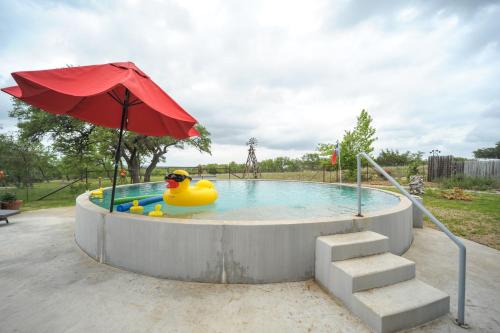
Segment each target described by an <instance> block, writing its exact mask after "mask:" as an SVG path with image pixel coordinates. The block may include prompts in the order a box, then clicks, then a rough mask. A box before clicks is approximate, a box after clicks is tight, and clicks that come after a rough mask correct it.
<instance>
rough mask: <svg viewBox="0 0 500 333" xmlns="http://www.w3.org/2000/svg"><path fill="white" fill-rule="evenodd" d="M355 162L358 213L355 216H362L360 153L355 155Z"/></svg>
mask: <svg viewBox="0 0 500 333" xmlns="http://www.w3.org/2000/svg"><path fill="white" fill-rule="evenodd" d="M356 162H357V167H358V170H357V172H358V187H357V188H358V215H357V216H360V217H361V216H363V215H361V155H360V154H358V155H357V156H356Z"/></svg>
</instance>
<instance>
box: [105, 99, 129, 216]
mask: <svg viewBox="0 0 500 333" xmlns="http://www.w3.org/2000/svg"><path fill="white" fill-rule="evenodd" d="M129 96H130V92H129V90H128V89H125V100H124V101H123V104H122V106H123V107H122V121H121V124H120V136H119V137H118V147H116V152H115V172H114V174H113V188H112V189H111V202H110V204H109V212H110V213H112V212H113V205H114V203H115V190H116V176H117V175H118V163H119V162H120V157H121V148H122V136H123V128H124V127H125V122H126V120H127V112H128V98H129Z"/></svg>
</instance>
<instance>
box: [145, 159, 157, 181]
mask: <svg viewBox="0 0 500 333" xmlns="http://www.w3.org/2000/svg"><path fill="white" fill-rule="evenodd" d="M160 156H161V155H159V154H154V155H153V158H152V159H151V162H150V163H149V165H148V167H147V168H146V171H145V172H144V182H150V181H151V174H152V173H153V170H154V169H155V168H156V165H157V164H158V162H160Z"/></svg>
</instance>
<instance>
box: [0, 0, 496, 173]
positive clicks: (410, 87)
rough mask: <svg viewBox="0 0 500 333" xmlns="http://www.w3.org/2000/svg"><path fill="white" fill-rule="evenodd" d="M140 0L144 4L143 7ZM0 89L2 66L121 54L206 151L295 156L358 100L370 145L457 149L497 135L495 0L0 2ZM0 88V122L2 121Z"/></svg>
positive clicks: (182, 161) (348, 121)
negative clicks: (205, 143)
mask: <svg viewBox="0 0 500 333" xmlns="http://www.w3.org/2000/svg"><path fill="white" fill-rule="evenodd" d="M144 3H147V4H144ZM0 19H1V22H2V24H1V25H0V37H1V43H0V85H1V86H8V85H11V84H13V80H12V78H11V76H10V73H11V72H13V71H18V70H30V69H46V68H53V67H61V66H65V65H67V64H71V65H89V64H95V63H107V62H116V61H128V60H130V61H133V62H135V63H136V64H137V65H138V66H139V67H140V68H142V69H143V70H144V71H145V72H147V73H148V74H149V75H150V76H151V77H152V78H153V79H154V80H155V81H156V82H157V83H158V84H159V85H160V86H161V87H162V88H163V89H165V90H166V91H167V92H168V93H169V94H170V95H171V96H172V97H173V98H174V99H176V100H177V101H178V102H179V103H180V104H181V105H182V106H183V107H184V108H185V109H186V110H187V111H188V112H189V113H191V114H192V115H194V116H195V117H196V118H197V119H198V120H199V122H200V123H202V124H204V125H205V126H206V127H207V128H208V130H209V131H210V132H211V133H212V138H213V143H214V144H213V154H212V156H208V155H201V154H199V153H197V152H195V151H192V150H186V151H177V150H176V151H171V152H170V153H169V154H168V161H167V164H169V165H196V164H198V163H210V162H221V163H222V162H228V161H231V160H234V161H237V162H244V160H245V158H246V151H245V146H244V144H245V142H246V140H247V139H248V138H249V137H252V136H255V137H257V138H258V139H259V142H260V145H259V148H258V151H257V156H258V157H259V158H260V159H263V158H269V157H273V156H278V155H286V156H291V157H298V156H300V155H302V154H303V153H304V152H308V151H311V150H314V148H315V146H316V144H317V143H318V142H334V141H335V140H336V139H340V138H341V137H342V134H343V132H344V130H346V129H350V128H352V127H353V126H354V124H355V121H356V116H357V115H358V114H359V112H360V111H361V109H363V108H365V109H367V110H368V112H369V113H370V114H371V115H372V117H373V118H374V125H375V127H376V129H377V136H378V138H379V139H378V141H377V142H376V148H377V150H379V149H381V148H392V149H399V150H412V151H416V150H422V151H425V152H428V151H429V150H431V149H433V148H438V149H440V150H441V151H442V152H443V153H444V154H454V155H460V156H467V157H469V156H471V152H472V150H474V149H476V148H478V147H485V146H492V145H493V144H494V143H495V142H496V141H500V33H499V32H500V3H499V2H498V1H478V0H476V1H473V0H470V1H466V0H434V1H389V0H379V1H370V0H366V1H346V0H343V1H322V0H318V1H290V0H284V1H281V0H280V1H277V0H268V1H227V0H226V1H210V0H200V1H190V0H179V1H147V2H145V1H143V2H141V1H130V0H129V1H124V0H120V1H97V0H96V1H84V0H81V1H77V0H75V1H67V2H63V1H34V0H33V1H7V0H0ZM9 108H10V99H9V97H8V96H7V95H5V94H1V96H0V124H1V125H2V127H3V131H12V130H14V129H15V120H12V119H9V118H8V116H7V112H8V110H9Z"/></svg>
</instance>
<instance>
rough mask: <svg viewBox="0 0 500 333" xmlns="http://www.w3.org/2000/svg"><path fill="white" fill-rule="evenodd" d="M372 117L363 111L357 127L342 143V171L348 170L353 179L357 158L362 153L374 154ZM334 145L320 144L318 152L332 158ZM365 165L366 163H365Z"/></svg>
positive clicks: (348, 174)
mask: <svg viewBox="0 0 500 333" xmlns="http://www.w3.org/2000/svg"><path fill="white" fill-rule="evenodd" d="M372 121H373V119H372V117H371V116H370V115H369V114H368V112H367V111H366V110H364V109H363V110H362V111H361V113H360V114H359V116H358V118H357V123H356V126H355V127H354V129H353V130H352V131H345V133H344V137H343V139H342V142H341V143H340V162H341V164H342V169H344V170H347V176H348V177H353V176H354V175H355V173H356V156H357V155H358V154H359V153H360V152H365V153H367V154H368V155H370V154H371V153H372V152H373V143H374V142H375V141H376V140H377V137H375V132H376V130H375V128H373V127H372ZM333 149H334V145H333V144H331V143H320V144H318V148H317V150H318V151H319V152H320V155H321V156H331V154H332V152H333ZM363 163H366V162H364V161H363Z"/></svg>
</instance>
